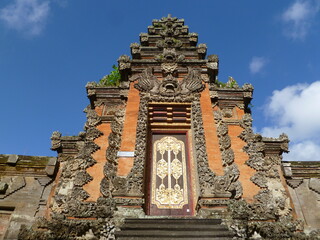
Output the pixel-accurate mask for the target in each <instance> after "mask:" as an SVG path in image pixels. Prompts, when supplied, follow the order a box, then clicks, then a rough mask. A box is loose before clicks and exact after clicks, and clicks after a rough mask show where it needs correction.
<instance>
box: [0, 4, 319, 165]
mask: <svg viewBox="0 0 320 240" xmlns="http://www.w3.org/2000/svg"><path fill="white" fill-rule="evenodd" d="M168 13H171V14H172V15H173V16H176V17H179V18H184V19H185V24H186V25H188V26H189V29H190V32H196V33H198V34H199V43H206V44H207V46H208V54H218V55H219V57H220V71H219V80H220V81H223V82H226V81H227V79H228V76H232V77H233V78H234V79H236V80H237V81H238V83H239V84H240V85H242V84H244V83H252V84H253V85H254V87H255V90H254V100H253V102H252V104H253V108H252V110H253V118H254V123H253V125H254V129H255V130H256V131H257V132H259V133H262V134H263V135H264V136H278V135H279V134H280V133H281V132H286V133H287V134H288V135H289V138H290V139H291V143H290V150H291V152H290V153H289V154H285V157H284V158H285V160H320V138H319V135H320V46H319V45H320V44H319V42H320V41H319V40H320V1H319V0H299V1H293V0H291V1H288V0H281V1H279V0H271V1H270V0H269V1H256V0H246V1H239V0H229V1H216V0H203V1H199V2H196V1H189V0H185V1H182V0H181V1H174V0H171V1H167V0H163V1H151V0H149V1H139V0H136V1H130V0H123V1H102V0H95V1H88V0H51V1H48V0H1V1H0V81H1V89H2V92H1V95H0V98H1V99H0V106H1V113H2V114H1V125H0V153H1V154H24V155H40V156H41V155H48V156H55V155H56V153H55V152H52V151H51V150H50V136H51V134H52V132H53V131H56V130H58V131H60V132H61V133H62V134H63V135H77V134H78V132H80V131H82V130H83V126H84V123H85V114H84V113H83V112H82V111H83V109H84V108H85V107H86V106H87V105H88V103H89V101H88V99H87V97H86V91H85V85H86V83H87V82H90V81H98V80H99V79H100V78H101V77H103V76H104V75H106V74H108V73H109V72H110V70H111V69H112V68H111V67H112V65H113V64H115V63H116V60H117V59H118V57H119V56H120V55H123V54H127V55H129V53H130V51H129V46H130V43H132V42H138V41H139V34H140V33H141V32H146V31H147V26H148V25H151V22H152V19H160V18H161V17H163V16H167V15H168Z"/></svg>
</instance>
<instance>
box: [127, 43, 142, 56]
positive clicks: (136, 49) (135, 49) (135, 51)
mask: <svg viewBox="0 0 320 240" xmlns="http://www.w3.org/2000/svg"><path fill="white" fill-rule="evenodd" d="M130 48H131V54H132V56H133V57H136V56H137V57H138V56H140V52H141V50H140V44H139V43H131V44H130Z"/></svg>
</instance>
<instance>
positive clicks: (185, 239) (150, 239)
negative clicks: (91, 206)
mask: <svg viewBox="0 0 320 240" xmlns="http://www.w3.org/2000/svg"><path fill="white" fill-rule="evenodd" d="M144 239H145V240H174V239H179V238H178V237H166V238H161V237H155V236H153V237H143V238H141V237H118V238H117V240H144ZM180 239H183V240H198V239H201V240H232V239H233V238H232V237H208V238H206V237H202V238H199V237H181V238H180Z"/></svg>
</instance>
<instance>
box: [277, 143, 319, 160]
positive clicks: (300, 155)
mask: <svg viewBox="0 0 320 240" xmlns="http://www.w3.org/2000/svg"><path fill="white" fill-rule="evenodd" d="M283 160H285V161H320V145H319V144H316V143H315V142H313V141H302V142H299V143H296V144H293V145H292V146H290V153H289V154H284V155H283Z"/></svg>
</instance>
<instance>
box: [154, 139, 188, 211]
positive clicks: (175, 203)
mask: <svg viewBox="0 0 320 240" xmlns="http://www.w3.org/2000/svg"><path fill="white" fill-rule="evenodd" d="M152 162H153V166H154V167H153V170H152V192H151V203H152V204H155V205H156V206H157V207H158V208H162V209H181V208H183V206H184V205H186V204H188V188H187V172H186V171H187V168H186V156H185V144H184V142H183V141H180V140H178V139H177V138H175V137H172V136H165V137H162V138H161V139H160V140H157V141H155V142H154V143H153V159H152Z"/></svg>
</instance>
